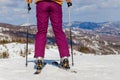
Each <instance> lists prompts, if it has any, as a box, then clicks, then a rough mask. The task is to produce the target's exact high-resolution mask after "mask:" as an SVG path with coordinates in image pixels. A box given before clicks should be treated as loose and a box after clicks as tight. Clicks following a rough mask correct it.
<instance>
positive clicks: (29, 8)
mask: <svg viewBox="0 0 120 80" xmlns="http://www.w3.org/2000/svg"><path fill="white" fill-rule="evenodd" d="M30 10H31V7H30V4H29V3H28V13H29V11H30Z"/></svg>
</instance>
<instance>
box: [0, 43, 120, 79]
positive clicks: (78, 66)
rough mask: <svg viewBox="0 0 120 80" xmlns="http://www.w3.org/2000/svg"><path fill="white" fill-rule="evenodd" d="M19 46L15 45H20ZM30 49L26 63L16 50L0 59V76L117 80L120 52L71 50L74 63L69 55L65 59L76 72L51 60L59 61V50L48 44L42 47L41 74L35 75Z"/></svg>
mask: <svg viewBox="0 0 120 80" xmlns="http://www.w3.org/2000/svg"><path fill="white" fill-rule="evenodd" d="M10 45H11V46H12V45H14V44H10ZM10 45H9V44H8V45H7V47H8V46H9V47H10ZM21 46H22V45H21ZM21 46H19V48H17V47H16V49H20V48H21ZM24 46H25V45H24ZM30 48H32V47H30ZM33 48H34V47H33ZM10 49H11V50H9V52H11V53H12V55H13V51H12V49H14V48H10ZM33 53H34V51H33V52H32V54H31V55H29V56H28V66H27V67H26V66H25V58H22V57H18V54H17V57H15V55H14V57H13V58H12V57H10V58H8V59H0V80H120V76H119V74H120V69H119V68H120V55H87V54H86V55H85V54H83V53H79V52H77V51H74V53H75V55H74V66H72V65H71V57H70V58H69V60H70V66H71V70H75V71H77V73H71V72H68V71H65V70H62V69H59V68H57V67H55V66H53V65H52V64H51V63H52V61H58V62H59V53H58V50H57V48H55V47H54V48H49V49H46V51H45V53H46V54H45V62H46V63H47V65H46V66H45V67H44V69H43V70H42V72H41V74H39V75H35V74H34V72H35V59H34V58H33Z"/></svg>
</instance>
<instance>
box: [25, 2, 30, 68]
mask: <svg viewBox="0 0 120 80" xmlns="http://www.w3.org/2000/svg"><path fill="white" fill-rule="evenodd" d="M27 7H28V20H27V22H28V27H27V31H26V33H27V36H26V64H25V65H26V67H27V66H28V62H27V60H28V28H29V27H30V25H29V12H30V10H31V7H30V4H28V5H27Z"/></svg>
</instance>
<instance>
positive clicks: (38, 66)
mask: <svg viewBox="0 0 120 80" xmlns="http://www.w3.org/2000/svg"><path fill="white" fill-rule="evenodd" d="M43 67H44V62H43V59H42V58H40V59H39V58H38V59H37V60H36V69H37V71H36V72H35V74H39V73H40V72H41V70H42V68H43Z"/></svg>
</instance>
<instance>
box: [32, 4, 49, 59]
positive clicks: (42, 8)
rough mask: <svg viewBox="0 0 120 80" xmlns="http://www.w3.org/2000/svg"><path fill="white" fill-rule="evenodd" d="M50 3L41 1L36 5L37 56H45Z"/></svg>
mask: <svg viewBox="0 0 120 80" xmlns="http://www.w3.org/2000/svg"><path fill="white" fill-rule="evenodd" d="M47 10H48V3H46V2H39V3H37V5H36V17H37V29H38V32H37V34H36V38H35V56H34V57H35V58H37V57H43V58H44V51H45V44H46V33H47V28H48V18H49V13H48V11H47Z"/></svg>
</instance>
